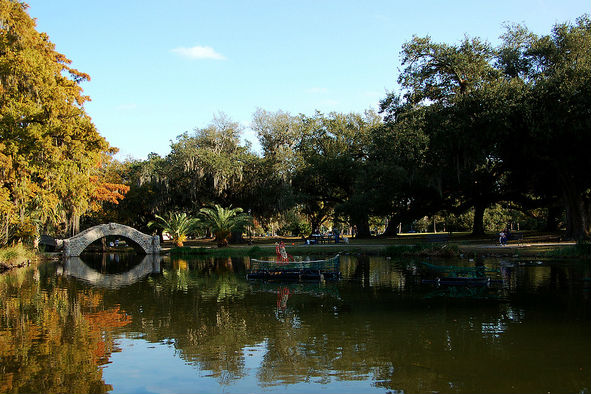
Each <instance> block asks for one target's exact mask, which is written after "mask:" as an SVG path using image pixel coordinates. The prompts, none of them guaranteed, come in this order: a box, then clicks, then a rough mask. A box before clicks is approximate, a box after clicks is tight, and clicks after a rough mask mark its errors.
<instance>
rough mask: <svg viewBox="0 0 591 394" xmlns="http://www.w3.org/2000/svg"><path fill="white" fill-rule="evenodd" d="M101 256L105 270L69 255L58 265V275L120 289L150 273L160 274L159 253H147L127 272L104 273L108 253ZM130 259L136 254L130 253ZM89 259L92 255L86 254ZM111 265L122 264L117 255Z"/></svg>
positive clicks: (118, 266) (117, 266) (117, 265)
mask: <svg viewBox="0 0 591 394" xmlns="http://www.w3.org/2000/svg"><path fill="white" fill-rule="evenodd" d="M99 256H101V267H102V268H103V270H101V271H103V272H101V271H97V270H96V269H94V268H92V267H90V266H89V265H88V264H86V263H85V262H84V261H83V260H82V259H81V258H80V257H69V258H67V259H65V260H64V261H63V265H62V266H61V267H58V269H57V273H58V275H60V274H61V275H65V276H71V277H74V278H77V279H80V280H83V281H85V282H88V283H90V284H92V285H93V286H96V287H103V288H107V289H118V288H120V287H122V286H129V285H131V284H133V283H136V282H138V281H139V280H141V279H142V278H144V277H145V276H147V275H150V274H160V260H161V257H160V256H159V255H145V256H143V258H142V259H141V261H140V263H139V264H137V265H132V266H131V267H129V266H127V265H125V266H126V268H128V269H127V270H126V271H125V272H122V273H104V271H105V270H106V268H107V267H108V265H107V261H108V260H107V256H109V255H108V254H103V255H99ZM130 256H132V257H128V258H127V259H128V260H133V259H134V257H135V255H130ZM86 259H87V260H92V258H91V257H89V256H86ZM95 260H96V257H95ZM109 263H110V264H109V265H110V266H115V267H116V268H119V269H120V265H121V264H122V263H121V261H120V258H119V255H117V258H113V259H111V261H109Z"/></svg>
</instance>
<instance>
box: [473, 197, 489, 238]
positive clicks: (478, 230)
mask: <svg viewBox="0 0 591 394" xmlns="http://www.w3.org/2000/svg"><path fill="white" fill-rule="evenodd" d="M485 210H486V206H485V205H484V204H482V203H480V202H476V203H475V204H474V224H473V227H472V235H484V211H485Z"/></svg>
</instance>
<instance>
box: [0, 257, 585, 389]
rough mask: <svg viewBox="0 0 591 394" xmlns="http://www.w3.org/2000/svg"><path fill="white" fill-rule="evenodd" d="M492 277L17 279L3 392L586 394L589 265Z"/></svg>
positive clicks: (175, 269) (136, 267) (70, 275)
mask: <svg viewBox="0 0 591 394" xmlns="http://www.w3.org/2000/svg"><path fill="white" fill-rule="evenodd" d="M432 263H434V264H442V263H441V262H437V261H435V262H433V261H432ZM445 264H453V265H472V264H474V263H473V262H469V261H467V260H458V261H452V262H450V261H447V262H445ZM485 264H486V266H487V268H490V269H498V270H499V271H500V272H498V273H496V272H495V273H493V274H492V275H493V276H494V277H495V278H497V279H501V278H504V282H503V283H499V284H495V285H494V286H491V287H490V288H487V287H483V288H462V287H453V288H445V287H439V288H437V287H435V286H433V285H425V284H422V283H421V279H424V278H425V277H426V276H425V275H424V273H423V272H422V270H421V269H420V264H419V261H413V260H386V259H384V258H378V257H355V256H343V257H342V258H341V271H342V274H343V279H342V280H340V281H339V282H337V283H330V282H327V283H324V284H318V283H307V284H301V285H298V284H281V283H261V282H252V283H249V282H247V281H246V279H245V270H246V268H247V267H248V265H249V260H248V258H232V259H229V258H225V259H177V260H171V259H168V258H163V259H162V258H157V259H154V258H151V257H147V258H144V259H142V258H141V257H136V256H116V255H104V256H94V257H93V256H87V257H83V258H82V259H70V260H68V261H65V262H62V263H46V264H42V265H40V266H38V267H31V268H29V269H24V270H19V271H16V272H13V273H10V274H9V275H4V276H2V277H0V311H1V316H0V392H1V393H17V392H19V393H20V392H47V393H53V392H67V393H72V392H74V393H101V392H125V393H134V392H152V393H162V392H169V393H177V392H178V393H187V392H225V393H248V392H298V393H301V392H327V393H331V392H339V393H344V392H382V393H384V392H404V393H430V392H449V393H546V392H558V393H590V392H591V290H590V289H591V280H590V277H591V267H590V263H589V262H564V261H562V262H555V261H540V262H538V261H514V262H507V261H500V260H486V261H485ZM511 265H513V266H512V267H511Z"/></svg>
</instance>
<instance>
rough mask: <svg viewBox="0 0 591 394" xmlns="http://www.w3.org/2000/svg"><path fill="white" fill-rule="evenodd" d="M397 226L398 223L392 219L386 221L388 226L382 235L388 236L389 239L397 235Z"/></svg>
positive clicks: (398, 229)
mask: <svg viewBox="0 0 591 394" xmlns="http://www.w3.org/2000/svg"><path fill="white" fill-rule="evenodd" d="M399 225H400V223H397V222H396V221H395V220H393V219H390V220H388V226H386V230H385V231H384V235H386V236H389V237H393V236H395V235H398V232H399V231H400V228H399Z"/></svg>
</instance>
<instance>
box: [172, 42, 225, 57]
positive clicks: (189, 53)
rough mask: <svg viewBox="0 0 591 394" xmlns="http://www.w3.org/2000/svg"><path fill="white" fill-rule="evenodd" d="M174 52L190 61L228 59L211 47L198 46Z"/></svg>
mask: <svg viewBox="0 0 591 394" xmlns="http://www.w3.org/2000/svg"><path fill="white" fill-rule="evenodd" d="M172 52H174V53H176V54H179V55H181V56H183V57H188V58H189V59H214V60H225V59H226V57H225V56H224V55H222V54H220V53H217V52H216V51H215V50H214V49H213V48H211V47H203V46H199V45H196V46H194V47H190V48H185V47H179V48H175V49H173V50H172Z"/></svg>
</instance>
